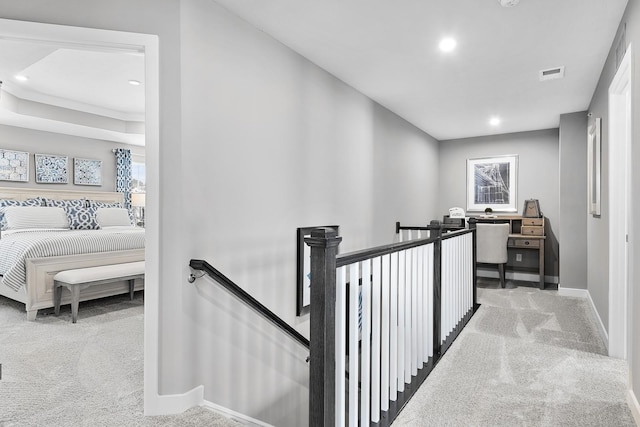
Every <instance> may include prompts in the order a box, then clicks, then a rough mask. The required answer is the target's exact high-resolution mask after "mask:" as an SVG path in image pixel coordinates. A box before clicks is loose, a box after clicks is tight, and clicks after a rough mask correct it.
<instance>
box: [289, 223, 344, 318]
mask: <svg viewBox="0 0 640 427" xmlns="http://www.w3.org/2000/svg"><path fill="white" fill-rule="evenodd" d="M318 227H326V228H332V229H334V230H335V231H336V233H338V235H339V234H340V227H339V226H337V225H319V226H317V227H300V228H298V229H297V232H296V244H297V252H296V254H297V272H296V273H297V274H296V277H297V278H298V286H297V292H296V315H298V316H303V315H305V314H307V313H309V310H310V308H311V247H309V245H307V244H305V243H304V238H305V237H309V236H311V230H313V229H314V228H318Z"/></svg>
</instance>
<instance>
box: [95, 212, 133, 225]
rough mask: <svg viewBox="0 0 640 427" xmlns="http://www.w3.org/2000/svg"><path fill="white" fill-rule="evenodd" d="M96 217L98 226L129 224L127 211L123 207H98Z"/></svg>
mask: <svg viewBox="0 0 640 427" xmlns="http://www.w3.org/2000/svg"><path fill="white" fill-rule="evenodd" d="M96 218H97V219H98V224H100V227H117V226H120V227H121V226H131V225H132V224H131V219H130V218H129V211H128V210H127V209H125V208H98V210H97V212H96Z"/></svg>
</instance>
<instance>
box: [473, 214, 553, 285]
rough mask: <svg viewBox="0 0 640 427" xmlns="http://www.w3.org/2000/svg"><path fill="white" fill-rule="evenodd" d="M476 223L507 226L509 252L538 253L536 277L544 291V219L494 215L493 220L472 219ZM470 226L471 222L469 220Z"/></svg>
mask: <svg viewBox="0 0 640 427" xmlns="http://www.w3.org/2000/svg"><path fill="white" fill-rule="evenodd" d="M472 219H474V220H476V222H478V223H491V224H501V223H505V222H506V223H508V224H509V240H508V241H507V249H508V250H509V251H510V252H515V251H520V250H523V249H524V250H532V251H537V252H538V275H539V280H540V282H539V283H540V289H544V242H545V239H546V237H545V235H544V217H543V218H523V217H521V216H516V215H496V217H495V218H482V217H477V218H472ZM469 223H470V224H471V223H472V221H471V220H470V221H469Z"/></svg>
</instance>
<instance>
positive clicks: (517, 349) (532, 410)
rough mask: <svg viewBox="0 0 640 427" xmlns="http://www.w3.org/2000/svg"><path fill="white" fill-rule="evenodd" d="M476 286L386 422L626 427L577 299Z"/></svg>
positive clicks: (583, 303) (618, 379) (618, 396)
mask: <svg viewBox="0 0 640 427" xmlns="http://www.w3.org/2000/svg"><path fill="white" fill-rule="evenodd" d="M478 284H479V288H478V302H479V303H480V304H482V306H481V307H480V309H479V310H478V312H477V313H476V314H475V316H474V317H473V318H472V319H471V321H470V322H469V324H468V325H467V326H466V328H465V329H464V330H463V331H462V333H461V334H460V336H459V337H458V338H457V340H456V341H455V342H454V344H453V345H452V346H451V348H450V349H449V351H448V352H447V354H446V355H445V356H444V357H443V359H442V360H441V361H440V363H439V364H438V365H437V366H436V368H435V369H434V370H433V372H432V373H431V375H430V376H429V377H428V378H427V379H426V381H425V382H424V384H423V385H422V387H421V388H420V390H418V392H417V393H416V394H415V396H414V397H413V399H412V400H411V401H410V402H409V403H408V404H407V406H406V407H405V408H404V409H403V410H402V412H401V413H400V414H399V416H398V418H397V419H396V420H395V422H394V423H393V425H394V426H456V427H462V426H549V427H551V426H635V423H634V421H633V417H632V414H631V411H630V410H629V408H628V406H627V403H626V390H627V381H628V370H627V367H626V364H625V363H624V362H623V361H621V360H618V359H613V358H609V357H607V356H605V354H606V347H605V345H604V343H603V342H602V339H601V337H600V335H599V333H598V329H597V324H596V319H595V317H594V315H593V313H592V311H591V307H590V306H589V302H588V301H587V300H586V299H580V298H571V297H561V296H559V295H558V293H557V292H556V291H549V290H545V291H540V290H539V289H537V288H530V287H522V286H520V287H514V286H513V284H512V283H509V286H507V288H506V289H501V288H499V287H497V286H495V285H494V283H493V281H482V285H481V281H480V279H479V281H478Z"/></svg>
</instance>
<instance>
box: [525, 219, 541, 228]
mask: <svg viewBox="0 0 640 427" xmlns="http://www.w3.org/2000/svg"><path fill="white" fill-rule="evenodd" d="M522 225H535V226H538V227H542V226H543V225H544V218H522Z"/></svg>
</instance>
